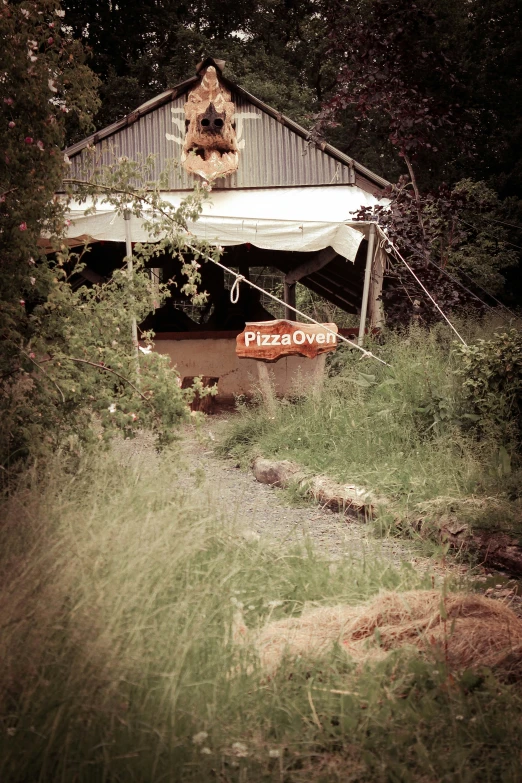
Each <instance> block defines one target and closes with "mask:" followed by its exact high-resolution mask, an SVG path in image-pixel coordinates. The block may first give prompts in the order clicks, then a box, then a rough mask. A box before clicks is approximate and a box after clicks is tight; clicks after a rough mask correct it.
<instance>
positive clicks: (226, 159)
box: [181, 65, 239, 182]
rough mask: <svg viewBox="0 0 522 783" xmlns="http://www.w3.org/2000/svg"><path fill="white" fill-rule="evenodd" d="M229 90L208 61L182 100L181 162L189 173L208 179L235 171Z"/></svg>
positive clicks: (235, 160)
mask: <svg viewBox="0 0 522 783" xmlns="http://www.w3.org/2000/svg"><path fill="white" fill-rule="evenodd" d="M231 97H232V96H231V95H230V92H229V91H228V90H227V89H226V88H225V87H223V85H222V84H220V83H219V79H218V75H217V73H216V69H215V68H214V66H213V65H209V67H208V68H207V70H206V72H205V75H204V76H203V78H202V80H201V82H200V83H199V85H198V86H197V87H195V88H194V89H193V90H192V91H191V92H190V93H189V96H188V100H187V103H186V104H185V128H186V136H185V143H184V145H183V152H182V154H181V162H182V163H183V166H184V167H185V169H186V170H187V171H188V172H189V173H190V174H198V175H199V176H200V177H203V179H205V180H207V181H209V182H211V181H212V180H214V179H217V178H218V177H227V176H229V175H230V174H233V173H234V172H235V171H237V167H238V163H239V152H238V146H237V139H236V130H235V125H234V119H233V118H234V110H235V106H234V103H233V102H232V100H231Z"/></svg>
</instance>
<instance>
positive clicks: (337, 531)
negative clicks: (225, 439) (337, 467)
mask: <svg viewBox="0 0 522 783" xmlns="http://www.w3.org/2000/svg"><path fill="white" fill-rule="evenodd" d="M224 423H225V422H224V421H223V418H222V417H212V418H210V417H209V418H206V419H205V422H204V423H203V424H202V426H201V428H200V429H199V432H198V431H197V430H196V428H195V427H194V426H190V425H188V426H186V427H185V428H184V431H183V437H182V441H181V443H180V452H181V455H182V466H181V476H182V480H183V481H184V483H185V486H186V487H187V488H188V487H191V486H193V487H194V489H195V490H197V492H198V493H199V494H200V495H203V496H204V497H207V498H208V499H209V500H210V502H211V503H212V505H213V507H214V508H215V509H216V511H217V512H218V513H219V512H222V513H223V514H226V516H227V517H228V518H229V519H231V520H232V521H234V522H236V524H237V525H238V527H239V529H240V530H241V531H242V533H243V535H244V536H245V538H256V539H257V538H259V539H261V540H266V541H267V543H270V544H271V545H273V544H276V545H279V546H282V547H285V548H287V547H291V546H292V545H295V544H298V543H303V542H305V541H306V540H309V541H311V543H312V544H313V546H314V547H315V548H316V549H317V550H318V551H319V552H320V553H322V554H324V555H326V556H327V557H329V558H330V559H332V560H336V559H339V558H342V557H345V556H357V557H363V556H367V555H370V554H371V556H372V557H376V556H377V557H378V558H379V559H382V560H383V561H388V562H389V563H390V564H393V565H396V566H398V565H400V563H401V562H404V561H408V562H409V563H411V564H412V565H413V566H414V567H415V568H416V570H418V571H419V572H421V573H422V572H428V573H430V574H433V575H434V577H435V578H436V580H437V582H438V581H439V580H440V579H441V578H443V577H444V576H449V575H451V576H453V577H459V576H464V575H465V574H466V572H467V568H466V567H464V566H459V565H457V564H456V563H454V562H451V561H448V562H446V563H445V564H442V563H436V562H435V561H434V560H433V559H429V558H427V557H423V556H420V555H419V554H418V551H417V552H416V547H415V546H414V545H413V544H412V543H410V542H408V541H401V540H399V539H393V538H387V539H386V538H385V539H377V538H375V536H373V535H372V526H371V525H368V524H367V523H365V522H363V521H356V520H353V519H351V518H348V517H346V516H344V515H343V514H340V513H336V512H332V511H330V510H328V509H323V508H321V507H320V506H314V505H311V504H306V505H305V504H303V505H301V506H295V505H292V504H291V502H290V501H289V499H288V498H287V497H286V496H285V494H284V493H283V491H282V490H279V489H276V488H274V487H270V486H268V485H266V484H260V483H259V482H258V481H256V479H255V478H254V476H253V473H252V472H251V471H245V470H241V469H240V468H239V466H238V465H237V463H235V462H234V461H233V460H230V459H223V458H220V457H218V456H216V455H215V453H214V450H213V447H214V445H215V441H216V440H217V435H216V433H217V432H218V431H219V428H220V427H222V426H223V425H224Z"/></svg>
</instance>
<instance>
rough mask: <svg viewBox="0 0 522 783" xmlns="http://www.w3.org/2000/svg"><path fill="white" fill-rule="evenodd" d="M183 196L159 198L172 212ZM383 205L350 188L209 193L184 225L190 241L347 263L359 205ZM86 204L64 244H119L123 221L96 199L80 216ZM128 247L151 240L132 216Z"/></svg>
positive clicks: (75, 207)
mask: <svg viewBox="0 0 522 783" xmlns="http://www.w3.org/2000/svg"><path fill="white" fill-rule="evenodd" d="M186 195H187V193H186V192H165V193H162V198H163V199H164V200H165V201H167V202H168V203H169V204H171V205H172V206H173V207H178V206H179V205H180V203H181V201H182V200H183V198H185V197H186ZM378 203H387V202H385V201H384V200H381V202H379V200H378V199H377V198H376V197H375V196H372V195H370V194H369V193H366V192H365V191H364V190H362V189H361V188H359V187H356V186H353V185H346V186H341V185H336V186H323V187H296V188H267V189H252V190H221V191H220V190H214V191H213V192H212V193H211V194H210V200H209V201H208V202H206V203H204V205H203V211H202V214H201V216H200V217H199V218H198V220H197V221H194V222H191V223H189V225H188V230H189V231H190V233H191V234H193V235H194V236H195V237H196V238H198V239H202V240H206V241H208V242H210V243H211V244H214V245H223V246H227V245H241V244H245V243H247V242H250V244H252V245H255V246H256V247H260V248H263V249H267V250H287V251H301V252H303V251H305V252H306V251H310V252H311V251H317V250H322V249H323V248H326V247H332V248H333V249H334V250H335V251H336V252H337V253H339V255H341V256H343V257H344V258H347V259H349V260H351V261H353V260H354V259H355V256H356V253H357V249H358V247H359V245H360V243H361V240H362V239H363V238H364V235H365V233H366V227H365V226H364V225H361V224H357V223H355V224H354V223H353V217H354V215H355V214H356V213H357V212H358V210H359V209H360V207H362V206H373V205H375V204H378ZM91 206H92V202H90V201H87V202H86V203H79V202H75V201H73V202H71V203H70V206H69V211H68V214H67V217H68V219H69V220H70V225H68V227H67V233H66V239H67V241H68V244H71V245H72V244H78V243H83V242H84V241H88V240H95V241H109V242H124V241H125V221H124V219H123V217H122V216H121V215H118V214H117V212H116V210H115V208H114V207H113V206H112V205H111V204H109V203H108V202H104V201H103V197H102V196H100V198H99V200H98V204H97V207H96V212H95V213H94V214H89V215H86V214H85V211H86V209H87V208H89V207H91ZM131 236H132V240H133V241H134V242H145V241H148V240H150V239H152V237H151V236H150V235H149V234H148V232H147V231H146V229H145V228H144V226H143V224H142V220H141V219H140V218H137V217H135V216H132V218H131Z"/></svg>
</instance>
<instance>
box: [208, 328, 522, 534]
mask: <svg viewBox="0 0 522 783" xmlns="http://www.w3.org/2000/svg"><path fill="white" fill-rule="evenodd" d="M464 326H465V325H464ZM478 329H479V327H478V326H477V325H476V324H473V323H472V324H469V325H468V332H470V333H471V336H476V333H477V331H478ZM473 333H474V334H473ZM468 336H469V335H468ZM454 337H455V336H454V334H453V333H452V332H451V331H450V330H449V328H446V327H436V328H435V329H432V330H431V331H428V330H424V329H420V328H412V329H411V330H410V331H409V332H407V333H403V334H388V335H386V338H385V341H384V342H383V343H382V344H379V345H373V346H371V348H372V350H373V351H374V352H375V353H376V354H377V355H379V356H381V357H382V358H384V359H385V360H386V361H387V362H388V364H389V365H391V366H390V367H386V366H383V365H381V364H378V363H377V362H372V361H369V360H361V358H360V354H358V353H357V352H355V351H351V350H350V349H348V350H343V349H339V350H338V355H336V356H335V357H334V359H333V367H334V369H335V371H336V373H337V374H335V375H333V377H330V378H329V379H328V380H327V382H326V384H325V389H324V393H323V394H322V396H321V398H320V399H316V398H313V397H308V398H298V399H297V400H294V401H293V402H288V401H285V400H282V401H280V404H279V405H278V406H277V410H276V414H275V416H273V415H272V416H270V415H269V414H268V413H267V411H266V410H265V409H264V408H263V406H259V405H257V406H256V405H254V406H250V407H249V406H243V407H242V408H241V415H240V416H238V417H236V418H235V419H233V420H232V421H231V423H230V426H229V428H228V430H227V431H226V433H225V434H224V437H223V439H222V441H221V443H220V446H219V449H220V451H221V452H222V453H228V454H232V455H234V456H236V457H237V458H239V459H242V460H243V461H245V462H246V461H248V460H249V459H251V458H252V456H253V455H255V454H257V453H259V454H263V455H264V456H267V457H269V456H272V457H276V458H280V459H291V460H295V461H297V462H299V463H301V464H302V465H304V466H306V467H308V468H310V470H312V471H314V472H318V473H323V472H324V473H327V474H329V475H331V476H332V477H333V478H335V479H337V480H339V481H348V482H351V483H352V482H353V483H355V484H358V485H360V486H363V487H367V488H369V489H372V490H374V491H375V492H376V493H377V494H378V495H380V496H384V497H386V498H387V499H388V500H389V501H390V503H389V505H388V507H389V508H393V513H394V515H395V517H397V514H398V515H399V517H406V518H407V517H408V516H409V515H410V514H419V513H421V514H422V516H423V517H424V518H426V520H427V521H429V518H430V516H432V517H436V516H438V515H439V516H440V514H447V513H455V512H458V513H459V516H461V517H462V516H464V517H466V518H468V519H469V520H470V521H473V522H474V523H475V524H480V525H487V524H492V525H493V526H496V527H498V526H502V527H504V528H517V527H518V529H519V530H522V525H521V521H520V520H521V517H522V515H521V511H522V502H521V500H520V486H521V485H522V472H521V471H520V466H519V465H518V463H517V458H516V456H515V455H511V454H509V453H508V451H507V450H506V448H505V446H504V444H502V443H499V442H498V441H497V440H496V439H495V438H494V436H493V434H491V435H488V434H487V433H486V434H485V435H484V434H482V437H481V438H480V439H478V438H477V437H476V435H475V434H474V433H473V431H472V430H471V427H472V425H473V418H472V417H471V416H469V414H468V413H467V412H466V407H465V403H464V399H463V394H462V380H461V379H460V378H459V377H458V375H456V374H455V372H454V371H455V369H456V366H457V363H458V361H459V357H458V355H456V353H455V352H454V351H453V350H452V341H453V339H454ZM470 498H471V499H472V500H473V502H472V503H471V504H470V503H469V500H470ZM477 498H478V499H480V501H479V502H478V501H477ZM499 509H500V513H499Z"/></svg>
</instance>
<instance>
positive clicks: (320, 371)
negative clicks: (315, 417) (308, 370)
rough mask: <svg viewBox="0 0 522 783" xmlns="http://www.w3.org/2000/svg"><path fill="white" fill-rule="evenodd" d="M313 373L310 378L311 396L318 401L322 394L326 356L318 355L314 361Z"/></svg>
mask: <svg viewBox="0 0 522 783" xmlns="http://www.w3.org/2000/svg"><path fill="white" fill-rule="evenodd" d="M314 362H315V364H314V372H313V376H312V395H313V396H314V397H315V398H316V399H320V397H321V395H322V393H323V386H324V368H325V364H326V354H325V353H320V354H319V356H317V357H316V358H315V359H314Z"/></svg>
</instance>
